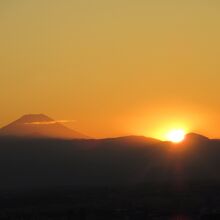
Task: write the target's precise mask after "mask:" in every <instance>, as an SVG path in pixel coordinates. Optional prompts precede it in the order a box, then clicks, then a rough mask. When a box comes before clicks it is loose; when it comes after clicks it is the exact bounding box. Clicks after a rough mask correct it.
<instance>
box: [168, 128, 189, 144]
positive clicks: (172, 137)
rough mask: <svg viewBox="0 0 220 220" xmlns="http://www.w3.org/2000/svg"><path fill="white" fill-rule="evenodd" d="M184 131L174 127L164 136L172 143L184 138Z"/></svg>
mask: <svg viewBox="0 0 220 220" xmlns="http://www.w3.org/2000/svg"><path fill="white" fill-rule="evenodd" d="M185 135H186V132H185V131H184V130H183V129H174V130H171V131H170V132H168V133H167V135H166V138H167V140H168V141H171V142H173V143H180V142H181V141H183V140H184V139H185Z"/></svg>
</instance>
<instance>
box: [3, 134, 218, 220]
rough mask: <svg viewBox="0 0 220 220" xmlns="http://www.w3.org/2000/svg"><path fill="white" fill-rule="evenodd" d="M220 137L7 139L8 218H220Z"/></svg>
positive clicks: (5, 190) (5, 181)
mask: <svg viewBox="0 0 220 220" xmlns="http://www.w3.org/2000/svg"><path fill="white" fill-rule="evenodd" d="M219 158H220V140H210V139H208V138H206V137H203V136H201V135H196V134H191V135H189V136H188V137H187V139H186V141H185V142H184V143H182V144H179V145H178V146H177V145H173V144H171V143H166V142H160V141H157V140H154V139H148V138H144V137H122V138H116V139H105V140H68V141H67V140H55V139H22V138H21V139H20V138H0V219H10V220H13V219H21V220H23V219H27V220H31V219H37V220H38V219H39V220H44V219H46V220H47V219H76V220H77V219H82V220H90V219H91V220H117V219H122V220H125V219H126V220H130V219H132V220H139V219H171V220H172V219H174V220H175V219H176V220H188V219H220V173H219V167H220V159H219Z"/></svg>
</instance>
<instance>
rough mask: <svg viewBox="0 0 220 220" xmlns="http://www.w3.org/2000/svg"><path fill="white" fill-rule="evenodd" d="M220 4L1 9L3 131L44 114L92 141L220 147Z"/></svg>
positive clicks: (157, 0)
mask: <svg viewBox="0 0 220 220" xmlns="http://www.w3.org/2000/svg"><path fill="white" fill-rule="evenodd" d="M219 12H220V2H218V1H208V0H184V1H176V0H167V1H162V0H149V1H142V0H136V1H131V0H117V1H116V0H111V1H103V0H93V1H91V0H75V1H72V0H62V1H58V0H44V1H43V0H32V1H30V0H19V1H17V0H10V1H8V0H3V1H1V2H0V30H1V34H0V101H1V111H0V112H1V114H0V125H1V126H3V125H5V124H7V123H8V122H10V121H12V120H14V119H16V118H18V117H20V116H21V115H23V114H26V113H44V114H48V115H49V116H50V117H53V118H55V119H57V120H74V122H72V123H69V124H68V126H70V127H72V128H75V129H76V130H79V131H81V132H83V133H86V134H88V135H90V136H93V137H106V136H120V135H129V134H139V135H146V136H153V137H157V138H162V136H163V133H164V132H165V131H166V130H169V129H171V128H173V127H184V128H185V129H186V130H187V131H196V132H200V133H203V134H205V135H208V136H210V137H220V120H219V116H218V115H219V111H220V102H219V100H218V94H220V87H219V82H220V63H219V57H220V56H219V55H220V53H219V51H220V41H219V39H220V29H219V26H220V13H219Z"/></svg>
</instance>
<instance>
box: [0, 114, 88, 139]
mask: <svg viewBox="0 0 220 220" xmlns="http://www.w3.org/2000/svg"><path fill="white" fill-rule="evenodd" d="M0 136H15V137H29V138H33V137H35V138H36V137H38V138H43V137H44V138H62V139H85V138H89V137H88V136H86V135H84V134H81V133H79V132H77V131H74V130H72V129H70V128H67V127H65V126H64V125H63V124H62V123H60V122H59V121H58V122H57V121H55V120H54V119H52V118H50V117H48V116H46V115H44V114H29V115H24V116H22V117H21V118H19V119H18V120H16V121H14V122H12V123H10V124H9V125H7V126H5V127H3V128H1V129H0Z"/></svg>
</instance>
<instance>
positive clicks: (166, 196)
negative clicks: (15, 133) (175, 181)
mask: <svg viewBox="0 0 220 220" xmlns="http://www.w3.org/2000/svg"><path fill="white" fill-rule="evenodd" d="M0 195H1V198H0V205H1V210H0V219H27V220H29V219H42V220H43V219H88V220H90V219H94V220H99V219H100V220H102V219H105V220H108V219H109V220H110V219H111V220H113V219H114V220H116V219H126V220H129V219H132V220H133V219H134V220H136V219H173V220H188V219H220V190H219V187H217V186H208V185H205V184H204V185H200V186H198V185H195V186H193V187H191V188H190V189H185V190H180V191H178V190H173V189H172V187H171V188H169V187H166V188H162V187H161V186H157V187H156V186H154V187H146V186H141V187H140V186H139V187H129V188H121V187H118V188H107V187H106V188H81V189H79V188H78V189H71V188H69V187H65V188H56V189H38V190H37V189H35V190H23V191H19V192H18V191H17V192H15V191H14V192H12V191H8V192H6V191H4V192H1V194H0Z"/></svg>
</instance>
